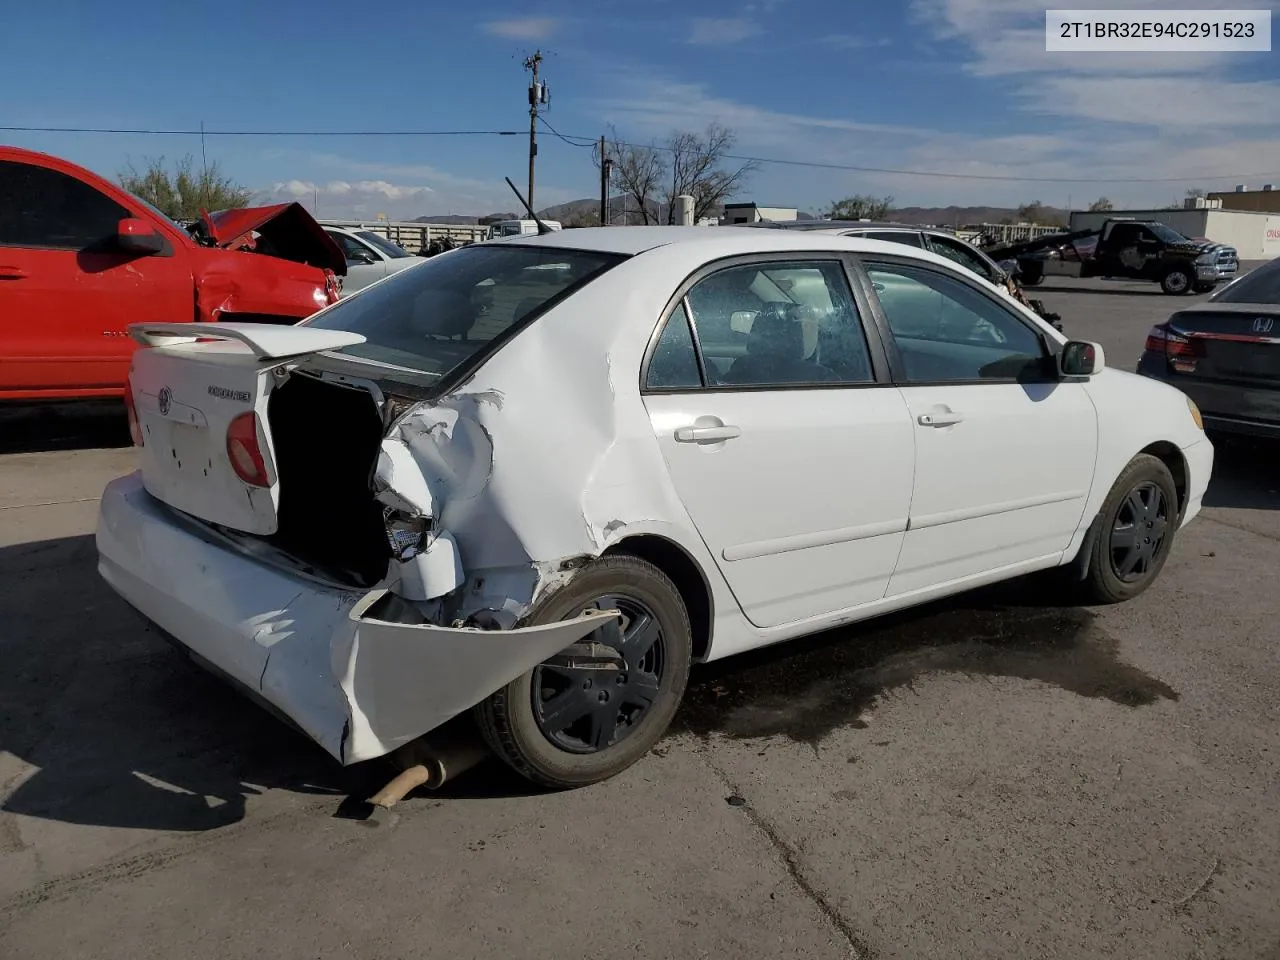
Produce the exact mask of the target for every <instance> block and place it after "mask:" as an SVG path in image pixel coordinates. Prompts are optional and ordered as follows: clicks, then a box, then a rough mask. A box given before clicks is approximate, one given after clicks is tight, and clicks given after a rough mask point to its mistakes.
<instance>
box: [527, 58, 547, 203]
mask: <svg viewBox="0 0 1280 960" xmlns="http://www.w3.org/2000/svg"><path fill="white" fill-rule="evenodd" d="M541 63H542V51H541V50H535V51H534V53H533V56H531V57H526V58H525V61H524V68H525V69H526V70H529V71H532V73H533V79H532V80H531V81H530V83H529V193H528V195H527V196H526V197H525V199H526V200H528V201H529V206H530V207H531V208H533V209H535V210H536V209H537V208H536V207H534V206H533V165H534V159H535V158H536V157H537V156H538V107H539V106H540V105H542V104H545V103H546V102H547V88H546V85H545V84H543V83H542V82H541V81H540V80H539V79H538V67H539V65H540V64H541Z"/></svg>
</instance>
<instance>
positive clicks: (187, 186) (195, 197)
mask: <svg viewBox="0 0 1280 960" xmlns="http://www.w3.org/2000/svg"><path fill="white" fill-rule="evenodd" d="M146 165H147V166H146V169H145V170H143V171H142V172H139V171H138V170H136V169H135V168H134V166H133V164H129V169H128V170H125V171H123V172H122V173H121V174H120V175H119V180H120V185H121V186H122V187H124V188H125V189H126V190H128V191H129V192H130V193H132V194H133V195H134V196H138V197H141V198H142V199H143V200H146V201H147V202H148V203H150V204H151V205H152V206H153V207H155V208H156V209H157V210H159V211H160V212H161V213H163V214H165V216H168V217H172V218H173V219H175V220H194V219H196V218H197V217H199V216H200V211H201V210H229V209H231V208H233V207H243V206H244V205H245V204H247V203H248V202H249V201H250V200H252V199H253V191H252V190H249V189H247V188H245V187H242V186H240V185H239V184H238V183H236V182H234V181H233V180H232V179H231V178H230V177H227V176H223V174H222V172H221V171H220V170H219V168H218V164H217V163H216V162H214V163H212V164H210V165H209V166H207V167H205V168H203V169H201V170H195V169H194V167H195V160H194V158H193V157H191V155H190V154H188V155H187V156H185V157H183V158H182V159H181V160H179V161H178V162H177V163H176V164H175V165H174V171H173V173H170V172H169V171H168V170H167V169H165V165H164V157H160V158H158V159H154V160H152V159H148V160H147V161H146Z"/></svg>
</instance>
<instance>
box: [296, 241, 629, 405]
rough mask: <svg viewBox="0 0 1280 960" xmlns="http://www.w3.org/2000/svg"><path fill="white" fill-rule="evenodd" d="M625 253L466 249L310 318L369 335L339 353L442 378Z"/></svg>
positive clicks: (312, 323) (310, 323)
mask: <svg viewBox="0 0 1280 960" xmlns="http://www.w3.org/2000/svg"><path fill="white" fill-rule="evenodd" d="M624 259H626V258H625V257H623V256H620V255H618V254H611V253H596V252H590V251H581V250H558V249H554V248H550V247H521V246H493V247H464V248H462V249H459V250H454V251H451V252H449V253H444V254H441V255H440V256H437V257H432V258H431V259H429V260H426V261H424V262H423V263H422V264H421V265H419V266H416V267H414V268H413V269H412V270H401V271H400V272H398V273H395V274H392V275H391V276H390V277H388V278H387V279H386V280H384V281H382V282H381V283H378V284H376V285H374V286H371V287H369V288H367V289H366V290H363V291H361V293H360V296H358V297H350V298H348V299H346V300H342V301H340V302H338V303H337V304H335V305H334V306H332V307H330V308H329V309H328V310H325V311H323V312H321V313H319V314H316V315H315V316H314V317H312V318H310V319H308V320H305V321H303V323H304V324H305V325H307V326H313V327H317V328H319V329H323V330H348V331H350V332H352V333H359V334H362V335H363V336H364V337H365V338H366V339H365V342H364V343H361V344H357V345H355V346H352V347H344V348H343V349H342V350H340V351H338V352H339V353H341V354H345V355H347V356H350V357H353V358H358V359H365V360H370V361H373V362H375V363H379V364H387V365H391V366H395V367H400V368H403V369H405V370H407V371H410V372H412V373H415V374H417V375H418V376H417V379H425V380H426V381H428V382H434V381H437V380H439V379H441V378H443V377H445V376H446V375H447V374H449V372H450V371H452V370H454V369H457V368H460V367H462V366H464V365H466V364H467V363H468V362H469V361H470V360H472V358H474V357H477V356H478V355H479V354H481V353H482V352H484V351H485V350H486V349H487V348H488V347H489V345H490V343H491V342H492V341H494V340H496V339H499V338H503V337H505V336H507V335H508V334H509V333H510V332H512V331H513V330H514V329H515V328H516V327H519V326H521V325H523V324H524V323H526V322H529V321H530V320H531V319H532V316H533V314H535V313H536V312H538V311H540V310H542V309H543V308H544V307H548V306H549V305H550V304H552V303H553V302H558V301H559V300H560V299H563V298H564V297H566V296H568V295H569V294H571V293H572V292H573V291H575V290H577V289H579V288H580V287H582V286H584V285H585V284H587V283H589V282H591V281H592V280H594V279H595V278H596V277H598V276H599V275H600V274H602V273H604V271H606V270H608V269H609V268H610V267H613V266H615V265H616V264H618V263H620V262H622V261H623V260H624Z"/></svg>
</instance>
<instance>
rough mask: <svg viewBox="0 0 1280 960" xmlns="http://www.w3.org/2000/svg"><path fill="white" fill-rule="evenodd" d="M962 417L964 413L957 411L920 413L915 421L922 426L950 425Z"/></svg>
mask: <svg viewBox="0 0 1280 960" xmlns="http://www.w3.org/2000/svg"><path fill="white" fill-rule="evenodd" d="M963 419H964V415H963V414H959V413H952V412H947V413H922V414H920V416H918V417H916V422H917V423H918V424H920V426H922V427H950V426H952V425H953V424H957V423H959V422H960V421H962V420H963Z"/></svg>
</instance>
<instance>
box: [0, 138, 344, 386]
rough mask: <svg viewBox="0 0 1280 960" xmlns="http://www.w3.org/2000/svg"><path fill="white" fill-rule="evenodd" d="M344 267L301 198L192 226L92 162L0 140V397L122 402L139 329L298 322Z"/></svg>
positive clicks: (333, 295)
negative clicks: (89, 165) (141, 325)
mask: <svg viewBox="0 0 1280 960" xmlns="http://www.w3.org/2000/svg"><path fill="white" fill-rule="evenodd" d="M345 274H346V260H345V258H344V257H343V255H342V252H341V250H340V249H339V248H338V246H337V244H335V243H334V242H333V240H332V239H331V238H330V237H329V236H328V235H327V234H326V233H325V232H324V230H323V229H322V228H321V227H320V225H319V224H318V223H316V221H315V220H314V219H313V218H312V217H311V215H310V214H309V213H307V211H306V210H305V209H304V208H303V207H301V206H300V205H298V204H296V203H282V204H277V205H275V206H269V207H247V208H240V209H234V210H225V211H221V212H219V213H214V214H206V215H204V216H202V217H201V220H200V222H199V223H198V224H196V225H195V226H194V227H193V228H192V229H190V230H188V229H184V228H183V227H181V226H179V225H178V224H177V223H174V222H173V221H172V220H170V219H169V218H168V217H166V216H165V215H164V214H162V213H160V211H158V210H156V209H155V208H154V207H152V206H151V205H150V204H149V203H147V202H146V201H144V200H141V199H139V198H138V197H135V196H133V195H132V194H131V193H128V192H127V191H125V190H122V189H121V188H120V187H119V186H117V185H115V184H113V183H111V182H109V181H108V180H105V179H103V178H102V177H99V176H97V175H95V174H93V173H90V172H89V171H88V170H85V169H83V168H82V167H78V166H76V165H75V164H72V163H68V162H67V161H65V160H60V159H58V158H56V157H51V156H48V155H47V154H43V153H35V152H32V151H30V150H21V149H18V148H17V147H5V146H0V401H6V400H18V401H31V400H46V399H47V400H70V399H81V398H90V397H117V396H122V395H123V394H124V386H125V380H126V379H127V377H128V374H129V361H130V358H131V356H132V354H133V350H134V347H135V346H136V344H135V343H134V342H133V341H132V340H131V339H130V338H129V335H128V333H127V332H126V327H127V326H128V325H129V324H130V323H136V322H138V321H171V322H173V321H176V322H184V321H195V322H203V323H207V322H210V321H216V320H219V319H225V320H233V319H234V320H241V321H254V322H258V323H262V322H269V323H296V322H297V321H298V320H301V319H302V318H304V317H308V316H310V315H311V314H313V313H315V312H316V311H317V310H319V309H320V308H322V307H325V306H328V305H329V304H331V303H334V302H336V301H337V299H338V296H339V281H338V279H337V278H338V276H342V275H345Z"/></svg>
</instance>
